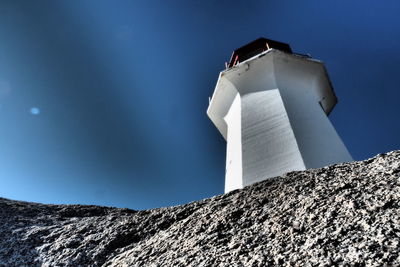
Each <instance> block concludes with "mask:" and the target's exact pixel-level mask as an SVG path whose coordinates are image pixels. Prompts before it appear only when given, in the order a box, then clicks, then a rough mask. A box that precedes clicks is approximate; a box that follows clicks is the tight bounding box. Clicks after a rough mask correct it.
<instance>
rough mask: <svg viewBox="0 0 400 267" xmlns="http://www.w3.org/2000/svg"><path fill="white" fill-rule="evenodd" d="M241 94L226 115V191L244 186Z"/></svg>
mask: <svg viewBox="0 0 400 267" xmlns="http://www.w3.org/2000/svg"><path fill="white" fill-rule="evenodd" d="M241 114H242V112H241V103H240V95H239V94H236V97H235V100H234V101H233V103H232V106H231V108H230V109H229V112H228V114H227V115H226V116H225V118H224V119H225V121H226V124H227V125H228V132H227V137H228V138H227V144H226V169H225V192H229V191H232V190H235V189H238V188H243V179H242V174H243V171H242V165H243V163H242V125H241V124H242V123H241Z"/></svg>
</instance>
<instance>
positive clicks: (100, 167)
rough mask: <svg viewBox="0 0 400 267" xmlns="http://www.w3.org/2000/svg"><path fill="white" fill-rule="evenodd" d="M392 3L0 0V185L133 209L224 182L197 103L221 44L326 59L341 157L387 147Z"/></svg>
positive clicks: (221, 162) (396, 93)
mask: <svg viewBox="0 0 400 267" xmlns="http://www.w3.org/2000/svg"><path fill="white" fill-rule="evenodd" d="M399 12H400V2H399V1H396V0H393V1H389V0H387V1H366V0H362V1H361V0H360V1H344V0H342V1H340V0H326V1H320V0H315V1H282V0H279V1H211V0H210V1H199V0H193V1H161V0H160V1H151V0H150V1H100V0H93V1H85V0H82V1H67V0H65V1H50V0H49V1H28V0H27V1H18V0H10V1H6V0H2V1H0V125H1V130H0V196H1V197H7V198H12V199H18V200H27V201H36V202H44V203H81V204H98V205H108V206H118V207H129V208H133V209H144V208H153V207H160V206H169V205H176V204H182V203H186V202H189V201H194V200H198V199H201V198H205V197H210V196H213V195H216V194H221V193H223V184H224V170H225V141H224V140H223V138H222V137H221V136H220V135H219V133H218V131H217V130H216V129H215V128H214V126H213V125H212V123H211V122H210V121H209V119H208V118H207V115H206V109H207V106H208V97H209V96H210V95H211V94H212V92H213V90H214V86H215V83H216V81H217V78H218V73H219V71H221V70H223V68H224V62H225V61H227V60H229V57H230V55H231V52H232V50H234V49H235V48H237V47H240V46H242V45H244V44H246V43H248V42H250V41H252V40H253V39H256V38H258V37H260V36H264V37H267V38H270V39H275V40H279V41H283V42H287V43H290V44H291V46H292V49H293V50H294V51H295V52H298V53H309V54H311V55H312V56H313V57H314V58H317V59H321V60H323V61H324V62H325V64H326V67H327V69H328V72H329V74H330V77H331V80H332V82H333V85H334V88H335V92H336V94H337V96H338V98H339V104H338V105H337V106H336V108H335V109H334V111H333V112H332V114H331V116H330V118H331V121H332V123H333V124H334V126H335V127H336V129H337V131H338V133H339V134H340V136H341V137H342V139H343V141H344V142H345V144H346V145H347V147H348V149H349V151H350V152H351V154H352V155H353V157H354V158H355V159H357V160H362V159H365V158H368V157H371V156H373V155H375V154H377V153H381V152H387V151H390V150H395V149H399V148H400V139H399V137H400V125H399V123H398V122H399V119H398V116H399V114H400V106H399V105H398V102H399V98H400V86H399V82H398V77H400V67H399V66H400V54H399V50H400V16H399V15H398V14H399Z"/></svg>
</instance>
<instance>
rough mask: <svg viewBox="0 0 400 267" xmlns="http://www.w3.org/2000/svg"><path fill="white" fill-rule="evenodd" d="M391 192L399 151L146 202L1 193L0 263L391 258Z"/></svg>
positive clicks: (396, 186)
mask: <svg viewBox="0 0 400 267" xmlns="http://www.w3.org/2000/svg"><path fill="white" fill-rule="evenodd" d="M399 200H400V151H395V152H390V153H388V154H382V155H378V156H377V157H375V158H372V159H369V160H366V161H361V162H353V163H348V164H340V165H333V166H329V167H326V168H322V169H315V170H308V171H303V172H292V173H288V174H286V175H284V176H282V177H277V178H273V179H269V180H267V181H264V182H261V183H258V184H255V185H253V186H250V187H247V188H245V189H243V190H237V191H233V192H231V193H229V194H225V195H221V196H216V197H213V198H210V199H205V200H202V201H198V202H194V203H190V204H187V205H183V206H176V207H170V208H162V209H154V210H146V211H134V210H128V209H116V208H107V207H97V206H80V205H42V204H36V203H27V202H18V201H12V200H8V199H0V265H1V266H24V265H25V266H39V265H42V266H101V265H105V266H269V265H284V266H285V265H294V266H316V265H318V266H330V265H359V266H363V265H368V266H385V265H387V266H393V265H400V244H399V242H400V210H399V203H400V202H399Z"/></svg>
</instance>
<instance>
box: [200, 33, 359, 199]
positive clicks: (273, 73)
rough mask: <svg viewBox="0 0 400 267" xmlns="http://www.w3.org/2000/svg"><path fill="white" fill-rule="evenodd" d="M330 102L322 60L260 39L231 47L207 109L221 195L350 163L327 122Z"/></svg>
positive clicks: (331, 93) (332, 102)
mask: <svg viewBox="0 0 400 267" xmlns="http://www.w3.org/2000/svg"><path fill="white" fill-rule="evenodd" d="M336 103H337V98H336V95H335V93H334V91H333V88H332V85H331V83H330V80H329V77H328V74H327V72H326V69H325V67H324V65H323V63H322V62H321V61H319V60H316V59H312V58H310V57H308V56H302V55H298V54H293V53H292V51H291V49H290V46H289V45H287V44H285V43H281V42H276V41H272V40H268V39H265V38H260V39H257V40H255V41H253V42H251V43H250V44H247V45H245V46H243V47H241V48H239V49H237V50H235V51H234V53H233V55H232V58H231V61H230V62H229V64H228V65H227V69H226V70H224V71H222V72H221V73H220V75H219V79H218V82H217V85H216V88H215V91H214V94H213V96H212V98H211V100H210V105H209V107H208V110H207V114H208V116H209V117H210V119H211V120H212V121H213V123H214V124H215V126H216V127H217V128H218V130H219V131H220V133H221V134H222V135H223V137H224V138H225V140H226V141H227V151H226V176H225V192H229V191H231V190H234V189H238V188H243V187H245V186H247V185H250V184H253V183H255V182H259V181H262V180H265V179H267V178H270V177H274V176H279V175H282V174H284V173H286V172H289V171H295V170H305V169H309V168H319V167H324V166H327V165H329V164H333V163H340V162H348V161H352V160H353V159H352V157H351V155H350V154H349V152H348V151H347V149H346V147H345V145H344V144H343V142H342V140H341V139H340V137H339V136H338V134H337V133H336V131H335V128H334V127H333V126H332V124H331V122H330V121H329V119H328V117H327V116H328V114H329V113H330V112H331V111H332V109H333V107H334V106H335V104H336Z"/></svg>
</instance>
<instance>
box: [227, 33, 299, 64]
mask: <svg viewBox="0 0 400 267" xmlns="http://www.w3.org/2000/svg"><path fill="white" fill-rule="evenodd" d="M270 48H274V49H278V50H282V51H284V52H287V53H292V49H291V48H290V46H289V45H288V44H286V43H282V42H278V41H274V40H270V39H266V38H258V39H257V40H255V41H253V42H251V43H248V44H247V45H244V46H242V47H240V48H238V49H236V50H235V51H233V54H232V57H231V60H230V61H229V63H228V64H227V68H231V67H233V66H235V65H237V64H239V63H240V62H243V61H245V60H247V59H249V58H251V57H253V56H255V55H257V54H260V53H262V52H264V51H266V50H268V49H270Z"/></svg>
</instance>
